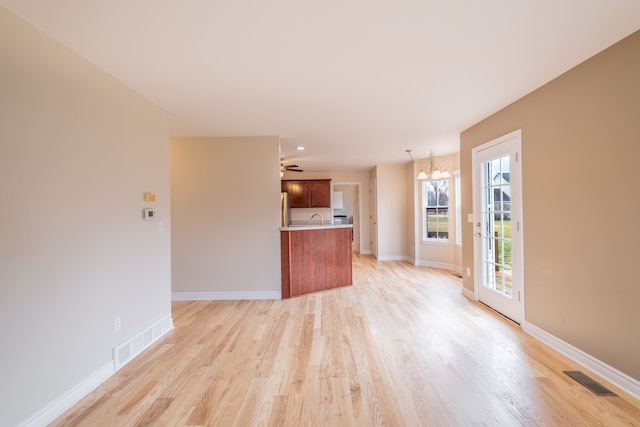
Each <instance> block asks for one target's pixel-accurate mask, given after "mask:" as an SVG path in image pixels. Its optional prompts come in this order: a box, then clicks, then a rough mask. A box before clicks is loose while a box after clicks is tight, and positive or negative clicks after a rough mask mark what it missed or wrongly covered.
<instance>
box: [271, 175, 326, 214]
mask: <svg viewBox="0 0 640 427" xmlns="http://www.w3.org/2000/svg"><path fill="white" fill-rule="evenodd" d="M282 191H283V192H285V193H289V199H290V200H291V207H292V208H330V207H331V180H330V179H305V180H297V181H290V180H284V181H282Z"/></svg>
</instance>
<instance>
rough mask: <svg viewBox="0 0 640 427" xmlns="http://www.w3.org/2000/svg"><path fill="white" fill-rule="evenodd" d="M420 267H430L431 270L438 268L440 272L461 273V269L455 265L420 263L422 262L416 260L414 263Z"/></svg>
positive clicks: (430, 262)
mask: <svg viewBox="0 0 640 427" xmlns="http://www.w3.org/2000/svg"><path fill="white" fill-rule="evenodd" d="M415 265H418V266H420V267H431V268H440V269H442V270H451V271H455V272H458V273H460V272H462V269H461V268H460V267H458V266H457V265H455V264H448V263H445V262H433V261H422V260H418V261H416V264H415Z"/></svg>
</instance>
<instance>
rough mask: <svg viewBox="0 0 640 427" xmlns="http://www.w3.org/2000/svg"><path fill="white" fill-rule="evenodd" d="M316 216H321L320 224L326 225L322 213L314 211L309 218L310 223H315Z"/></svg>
mask: <svg viewBox="0 0 640 427" xmlns="http://www.w3.org/2000/svg"><path fill="white" fill-rule="evenodd" d="M316 216H319V217H320V225H324V218H322V215H320V214H319V213H314V214H313V215H311V218H310V219H309V224H311V223H313V218H315V217H316Z"/></svg>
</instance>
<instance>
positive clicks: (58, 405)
mask: <svg viewBox="0 0 640 427" xmlns="http://www.w3.org/2000/svg"><path fill="white" fill-rule="evenodd" d="M114 373H115V369H113V362H109V363H107V364H106V365H104V366H103V367H102V368H100V369H99V370H98V371H96V372H94V373H93V374H91V375H90V376H89V377H87V378H85V379H84V380H82V381H81V382H80V383H79V384H78V385H76V386H75V387H73V388H72V389H71V390H69V391H67V392H66V393H64V394H63V395H62V396H60V397H59V398H57V399H56V400H54V401H53V402H51V403H50V404H49V405H47V406H45V407H44V408H42V409H41V410H40V411H38V412H37V413H36V414H35V415H33V416H32V417H30V418H29V419H28V420H26V421H24V422H23V423H22V424H19V427H40V426H45V425H47V424H49V423H50V422H51V421H53V420H55V419H56V418H57V417H59V416H60V415H62V413H63V412H64V411H66V410H67V409H69V408H70V407H72V406H73V405H75V404H76V403H77V402H78V401H80V399H82V398H83V397H85V396H86V395H87V394H89V393H90V392H91V391H93V390H94V389H95V388H97V387H98V386H99V385H100V384H102V383H103V382H105V381H106V380H107V379H109V377H111V375H113V374H114Z"/></svg>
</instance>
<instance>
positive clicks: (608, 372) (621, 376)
mask: <svg viewBox="0 0 640 427" xmlns="http://www.w3.org/2000/svg"><path fill="white" fill-rule="evenodd" d="M522 329H523V330H524V331H525V332H526V333H528V334H529V335H531V336H533V337H534V338H536V339H538V340H539V341H541V342H543V343H544V344H546V345H548V346H549V347H551V348H552V349H554V350H556V351H557V352H559V353H562V354H564V355H565V356H567V357H568V358H569V359H571V360H573V361H574V362H577V363H579V364H580V365H582V366H584V367H585V368H587V369H589V370H590V371H592V372H593V373H594V374H596V375H599V376H600V377H602V378H603V379H605V380H606V381H608V382H609V383H611V384H613V385H614V386H616V387H618V388H620V389H621V390H624V391H625V392H626V393H629V394H630V395H631V396H633V397H635V398H636V399H640V381H638V380H636V379H634V378H631V377H630V376H628V375H627V374H625V373H623V372H620V371H618V370H617V369H615V368H613V367H611V366H609V365H607V364H606V363H604V362H602V361H600V360H598V359H596V358H595V357H593V356H591V355H589V354H587V353H585V352H584V351H582V350H580V349H578V348H576V347H574V346H572V345H571V344H569V343H567V342H565V341H562V340H561V339H559V338H557V337H555V336H553V335H551V334H550V333H548V332H546V331H544V330H542V329H540V328H539V327H537V326H535V325H533V324H531V323H529V322H527V321H523V322H522Z"/></svg>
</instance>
